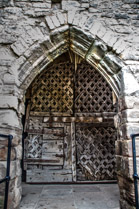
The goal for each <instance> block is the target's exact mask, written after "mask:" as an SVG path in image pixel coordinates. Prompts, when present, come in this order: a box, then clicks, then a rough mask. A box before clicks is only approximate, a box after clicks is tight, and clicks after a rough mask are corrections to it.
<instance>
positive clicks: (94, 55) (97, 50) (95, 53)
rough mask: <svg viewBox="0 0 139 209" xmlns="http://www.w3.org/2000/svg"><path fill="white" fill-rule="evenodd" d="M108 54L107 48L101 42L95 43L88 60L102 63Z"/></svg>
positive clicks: (88, 54)
mask: <svg viewBox="0 0 139 209" xmlns="http://www.w3.org/2000/svg"><path fill="white" fill-rule="evenodd" d="M106 52H107V46H106V45H105V44H104V43H103V42H101V41H97V40H96V41H95V42H94V43H93V45H92V47H91V48H90V49H89V52H88V53H87V60H88V59H89V60H90V61H91V60H92V59H93V61H96V62H98V61H100V60H101V59H102V58H103V57H104V55H105V53H106Z"/></svg>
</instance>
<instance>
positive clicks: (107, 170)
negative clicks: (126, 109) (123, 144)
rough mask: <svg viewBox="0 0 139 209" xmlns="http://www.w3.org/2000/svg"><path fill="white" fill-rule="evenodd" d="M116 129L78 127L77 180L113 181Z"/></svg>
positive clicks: (114, 175) (114, 174)
mask: <svg viewBox="0 0 139 209" xmlns="http://www.w3.org/2000/svg"><path fill="white" fill-rule="evenodd" d="M115 140H116V130H115V128H114V127H101V126H100V127H99V126H98V127H94V126H93V127H91V126H88V127H87V124H78V125H76V146H77V180H78V181H86V180H94V181H96V180H112V179H115V178H116V172H115V163H116V162H115Z"/></svg>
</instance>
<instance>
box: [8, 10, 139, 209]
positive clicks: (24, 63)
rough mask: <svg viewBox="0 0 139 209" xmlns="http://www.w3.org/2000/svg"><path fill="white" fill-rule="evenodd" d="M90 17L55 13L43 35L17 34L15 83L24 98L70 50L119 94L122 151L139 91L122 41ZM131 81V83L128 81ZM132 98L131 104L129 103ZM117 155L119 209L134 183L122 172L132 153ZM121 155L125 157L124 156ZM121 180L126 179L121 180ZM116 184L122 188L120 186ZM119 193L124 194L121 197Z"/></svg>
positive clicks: (30, 31)
mask: <svg viewBox="0 0 139 209" xmlns="http://www.w3.org/2000/svg"><path fill="white" fill-rule="evenodd" d="M91 18H92V17H86V15H85V16H83V15H82V16H80V14H77V13H75V14H73V12H69V13H68V15H67V16H66V15H65V14H63V13H56V14H52V15H50V16H49V17H46V24H47V27H48V29H49V30H48V31H47V32H46V34H43V33H42V32H41V30H40V28H39V27H37V26H36V27H35V28H33V27H31V26H30V27H29V28H28V29H27V32H28V33H27V35H28V36H25V34H20V37H19V38H18V40H17V41H16V42H15V43H14V44H12V45H11V49H12V51H13V52H14V53H15V54H16V56H18V58H17V59H16V60H15V61H14V63H13V66H14V70H15V71H17V72H18V82H17V84H18V86H19V91H20V92H21V95H20V96H21V98H22V99H23V97H24V95H25V92H26V90H27V88H28V87H29V85H30V84H31V82H32V81H33V80H34V78H35V77H36V76H37V75H38V74H39V73H40V72H42V71H43V70H44V68H46V67H47V66H48V65H49V64H50V63H51V62H53V60H54V59H55V58H56V57H58V56H59V55H61V54H62V53H64V52H66V51H68V50H71V51H73V52H74V53H75V54H77V55H78V56H80V57H82V58H83V59H85V60H86V61H87V62H88V63H89V64H91V65H92V66H94V67H95V69H96V70H98V71H99V72H100V73H101V74H102V75H103V76H104V77H105V79H106V80H107V82H108V83H109V84H110V86H111V87H112V89H113V91H114V92H115V94H116V95H117V96H118V95H120V96H119V116H118V117H117V118H118V120H117V124H118V129H119V139H120V140H119V141H118V142H117V144H118V146H117V148H119V147H123V149H124V146H125V147H126V146H127V147H128V148H129V142H127V140H129V139H130V133H131V130H130V127H132V126H133V129H134V132H137V131H138V124H137V123H136V118H134V116H133V118H132V116H131V114H132V113H134V110H131V109H132V108H135V109H136V108H137V107H138V103H139V102H138V101H137V98H135V94H136V92H137V91H138V89H139V88H138V83H137V81H136V80H135V78H134V76H133V75H132V74H131V71H130V69H129V68H128V67H127V66H126V64H125V63H124V62H123V61H122V59H121V58H122V57H123V55H122V53H121V52H122V50H124V49H125V47H126V44H125V43H124V44H123V45H122V46H123V48H122V49H121V47H120V49H119V48H118V47H119V44H121V40H117V37H115V34H114V33H113V32H112V31H111V30H109V29H106V28H105V27H104V26H103V25H102V24H101V22H94V21H93V19H92V21H91ZM43 24H44V22H43V23H42V25H43ZM21 46H22V47H21ZM120 53H121V54H120ZM131 79H132V82H130V80H131ZM133 83H134V88H133ZM123 96H124V97H123ZM133 97H134V98H133ZM132 99H133V102H130V104H128V103H129V101H131V100H132ZM135 101H136V102H135ZM11 108H13V107H11ZM22 109H24V107H23V108H22ZM129 109H130V110H129ZM18 113H19V115H20V114H22V112H21V109H20V110H18ZM128 118H129V120H128ZM120 123H121V124H120ZM131 123H134V124H133V125H132V124H131ZM123 139H125V142H122V140H123ZM130 143H131V142H130ZM125 149H126V148H125ZM124 151H125V152H126V151H127V153H124ZM130 152H131V150H130ZM117 155H118V157H117V162H118V163H119V170H118V174H119V176H120V177H119V182H120V181H122V182H123V185H122V186H121V187H120V190H121V199H122V198H123V199H124V201H121V205H122V208H126V204H127V202H128V199H130V198H131V199H133V195H132V194H131V195H132V197H131V196H130V194H129V192H128V191H127V188H126V184H127V182H130V183H129V187H131V189H132V186H133V182H132V175H131V172H129V170H130V171H131V170H132V169H128V171H124V170H123V167H124V165H127V164H128V166H130V165H131V160H130V161H129V159H128V157H127V156H130V157H131V153H129V150H123V151H121V150H119V149H117ZM124 155H125V156H126V157H123V156H124ZM127 173H128V174H127ZM124 177H125V178H126V180H123V179H124ZM119 184H120V185H121V183H119ZM123 191H124V192H123ZM122 192H123V193H125V195H122V194H123V193H122ZM123 196H124V197H123ZM129 196H130V197H129ZM133 201H134V200H133Z"/></svg>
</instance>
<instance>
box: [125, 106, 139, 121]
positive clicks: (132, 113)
mask: <svg viewBox="0 0 139 209" xmlns="http://www.w3.org/2000/svg"><path fill="white" fill-rule="evenodd" d="M121 121H122V122H123V123H126V122H130V123H139V110H138V109H127V110H123V111H122V112H121Z"/></svg>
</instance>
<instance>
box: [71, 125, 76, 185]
mask: <svg viewBox="0 0 139 209" xmlns="http://www.w3.org/2000/svg"><path fill="white" fill-rule="evenodd" d="M71 141H72V178H73V181H74V182H76V141H75V123H74V122H72V123H71Z"/></svg>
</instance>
